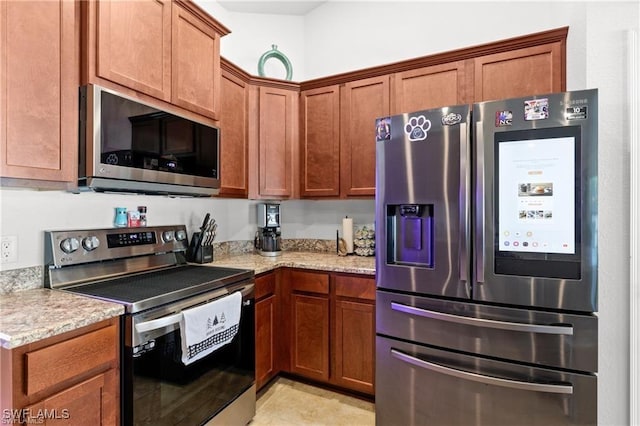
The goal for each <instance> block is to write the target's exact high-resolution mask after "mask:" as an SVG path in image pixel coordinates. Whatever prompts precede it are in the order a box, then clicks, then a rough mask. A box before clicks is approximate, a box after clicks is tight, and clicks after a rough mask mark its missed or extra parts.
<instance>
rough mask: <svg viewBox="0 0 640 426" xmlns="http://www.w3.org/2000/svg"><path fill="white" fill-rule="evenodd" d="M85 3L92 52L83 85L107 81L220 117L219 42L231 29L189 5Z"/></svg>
mask: <svg viewBox="0 0 640 426" xmlns="http://www.w3.org/2000/svg"><path fill="white" fill-rule="evenodd" d="M82 4H83V6H84V8H85V9H84V16H85V19H86V20H87V25H86V26H85V28H86V33H85V46H86V47H87V48H88V51H87V52H86V56H85V59H86V63H85V66H84V70H83V72H84V73H85V75H84V78H83V80H85V81H87V82H93V83H98V84H105V80H106V81H108V82H112V83H115V84H118V85H120V86H123V87H125V88H128V89H131V90H133V91H135V92H137V93H141V94H145V95H149V96H152V97H154V98H157V99H160V100H162V101H165V102H168V103H171V104H173V105H176V106H179V107H181V108H184V109H186V110H188V111H191V112H195V113H197V114H200V115H203V116H206V117H209V118H213V119H217V118H218V113H219V109H220V98H219V91H220V73H221V71H220V37H221V36H223V35H225V34H227V33H228V32H229V30H227V29H226V28H225V27H224V26H222V25H220V24H219V23H218V22H217V21H215V20H214V19H213V18H211V17H210V16H209V15H207V14H206V13H205V12H203V11H202V10H201V9H199V8H198V7H197V6H195V5H194V4H193V3H191V2H186V1H184V2H183V1H170V0H140V1H127V2H121V1H107V0H99V1H95V2H83V3H82ZM107 84H108V83H107Z"/></svg>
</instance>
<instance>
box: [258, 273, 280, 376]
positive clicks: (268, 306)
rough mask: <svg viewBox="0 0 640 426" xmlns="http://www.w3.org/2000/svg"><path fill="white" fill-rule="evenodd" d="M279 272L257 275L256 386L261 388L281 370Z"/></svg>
mask: <svg viewBox="0 0 640 426" xmlns="http://www.w3.org/2000/svg"><path fill="white" fill-rule="evenodd" d="M276 277H277V272H275V271H274V272H268V273H266V274H261V275H258V276H256V280H255V286H256V287H255V297H256V316H255V323H256V328H255V332H256V387H257V388H258V389H260V388H261V387H262V386H264V385H265V384H266V383H267V382H269V380H271V379H272V378H273V377H274V376H276V375H277V374H278V373H279V372H280V369H279V365H278V353H279V348H278V344H279V342H278V333H277V330H276V325H277V324H278V322H279V320H278V317H279V314H278V306H279V303H278V299H279V298H278V294H277V292H276Z"/></svg>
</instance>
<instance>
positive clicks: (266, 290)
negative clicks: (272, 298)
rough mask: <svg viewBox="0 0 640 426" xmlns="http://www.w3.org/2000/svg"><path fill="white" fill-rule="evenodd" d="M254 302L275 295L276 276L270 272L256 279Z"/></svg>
mask: <svg viewBox="0 0 640 426" xmlns="http://www.w3.org/2000/svg"><path fill="white" fill-rule="evenodd" d="M255 285H256V287H255V288H256V294H255V296H256V300H259V299H262V298H263V297H265V296H269V295H271V294H275V293H276V274H275V273H273V272H271V273H268V274H265V275H261V276H259V277H256V284H255Z"/></svg>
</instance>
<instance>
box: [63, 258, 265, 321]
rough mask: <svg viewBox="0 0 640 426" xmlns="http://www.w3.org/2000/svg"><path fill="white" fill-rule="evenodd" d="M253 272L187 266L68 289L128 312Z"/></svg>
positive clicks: (239, 279)
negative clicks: (107, 302) (121, 306)
mask: <svg viewBox="0 0 640 426" xmlns="http://www.w3.org/2000/svg"><path fill="white" fill-rule="evenodd" d="M253 275H254V274H253V271H251V270H245V269H234V268H222V267H209V266H195V265H184V266H177V267H173V268H169V269H161V270H156V271H151V272H144V273H139V274H133V275H127V276H124V277H119V278H114V279H109V280H104V281H97V282H93V283H87V284H82V285H79V286H75V287H71V288H66V289H65V290H66V291H70V292H73V293H80V294H84V295H86V296H91V297H95V298H98V299H102V300H107V301H110V302H115V303H121V304H123V305H125V308H126V312H127V313H135V312H139V311H141V310H145V309H149V308H153V307H156V306H160V305H163V304H166V303H171V302H175V301H178V300H181V299H184V298H186V297H189V296H193V295H196V294H200V293H203V292H206V291H211V290H215V289H217V288H220V287H223V286H225V285H229V284H234V283H237V282H239V281H242V280H246V279H251V278H252V277H253Z"/></svg>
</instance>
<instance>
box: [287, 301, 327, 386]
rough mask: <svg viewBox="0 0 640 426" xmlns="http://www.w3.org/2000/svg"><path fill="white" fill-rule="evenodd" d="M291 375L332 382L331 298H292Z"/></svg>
mask: <svg viewBox="0 0 640 426" xmlns="http://www.w3.org/2000/svg"><path fill="white" fill-rule="evenodd" d="M291 304H292V312H291V315H292V318H291V325H292V327H293V331H292V338H293V340H292V342H291V372H292V373H295V374H300V375H301V376H304V377H308V378H310V379H315V380H322V381H328V380H329V297H328V296H316V295H305V294H295V293H294V294H293V295H292V296H291Z"/></svg>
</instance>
